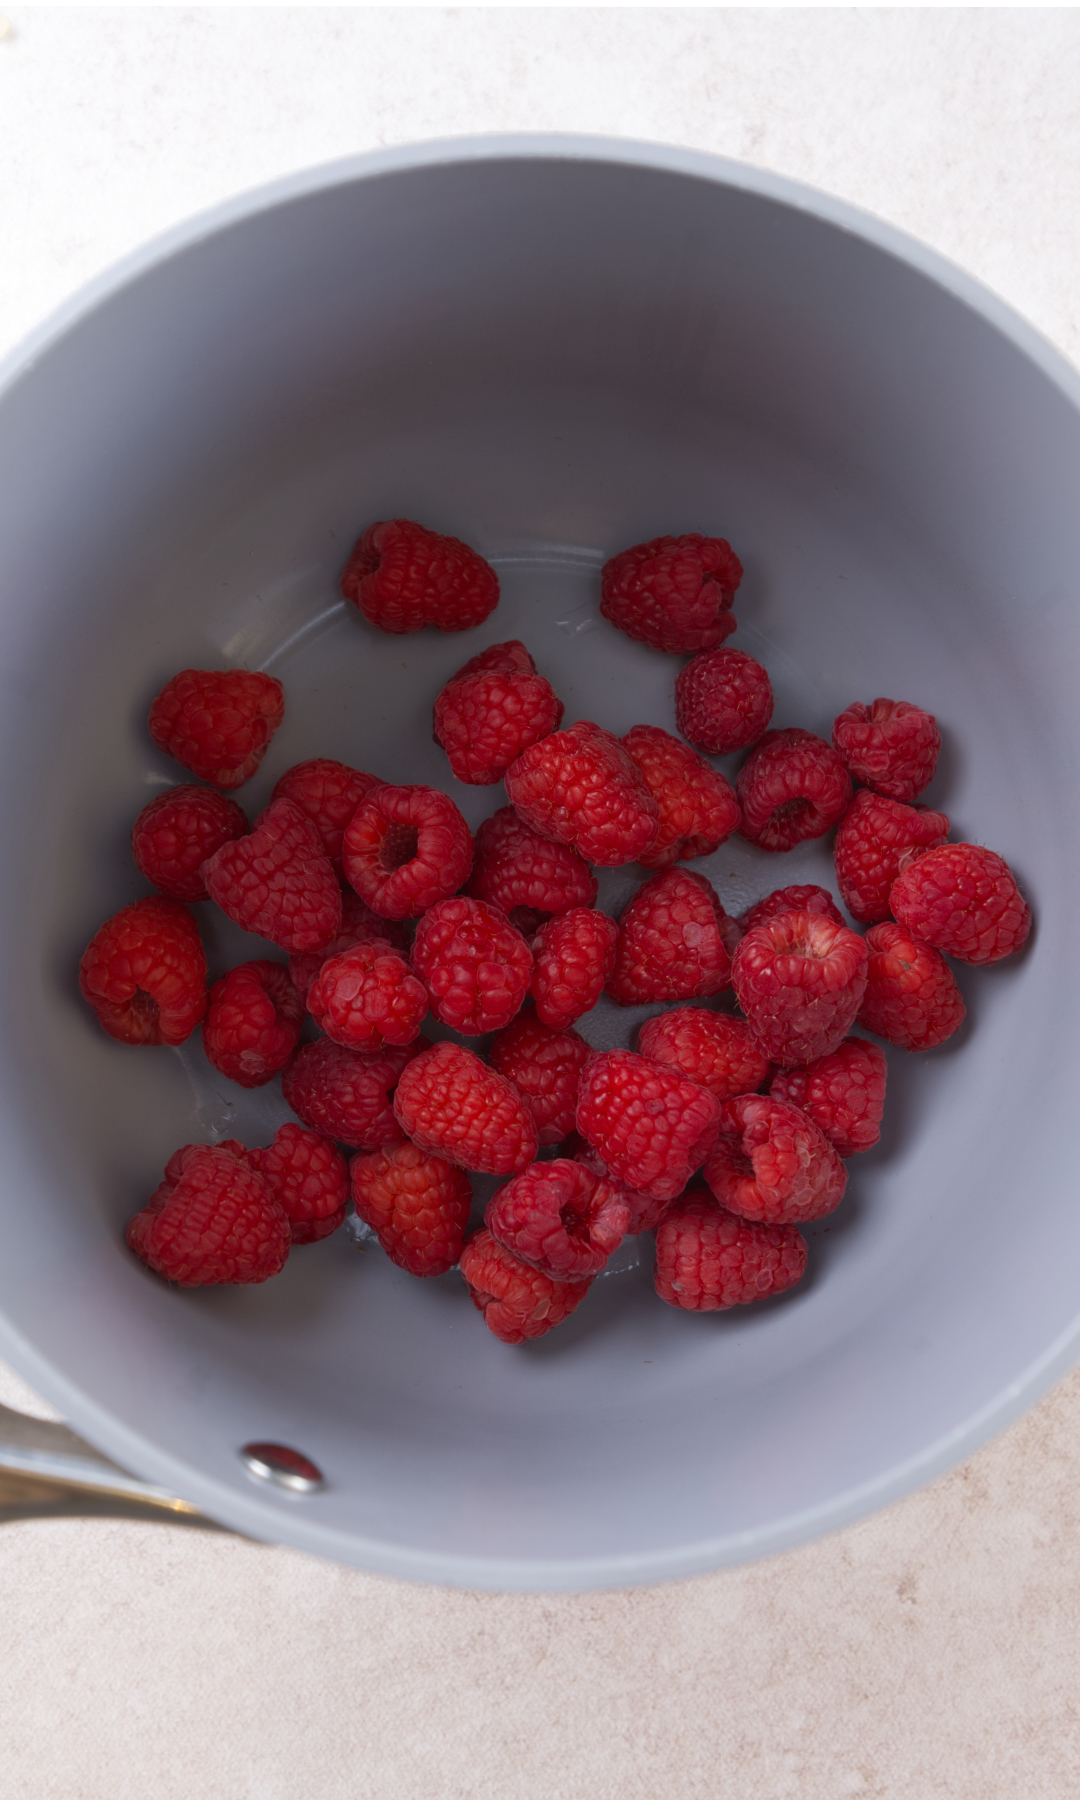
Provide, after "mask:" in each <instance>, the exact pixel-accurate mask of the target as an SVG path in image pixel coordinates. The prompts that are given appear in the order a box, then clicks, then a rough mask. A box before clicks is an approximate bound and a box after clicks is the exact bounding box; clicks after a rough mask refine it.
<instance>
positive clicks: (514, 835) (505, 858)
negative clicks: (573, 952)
mask: <svg viewBox="0 0 1080 1800" xmlns="http://www.w3.org/2000/svg"><path fill="white" fill-rule="evenodd" d="M466 892H467V893H469V894H471V895H472V897H473V899H474V900H486V901H487V903H488V905H489V906H497V907H498V908H499V910H500V911H501V912H504V913H505V914H506V915H507V917H508V918H509V920H510V923H511V924H512V925H516V926H517V928H518V930H519V931H525V930H526V926H527V925H529V924H531V923H533V922H534V921H535V920H536V918H537V916H538V915H544V914H552V913H555V914H559V913H566V912H569V911H570V910H571V908H572V907H580V906H595V904H596V895H597V882H596V876H595V875H594V874H593V872H592V870H591V869H590V867H589V865H588V863H587V862H586V861H585V860H584V858H583V857H580V856H579V855H578V853H577V851H576V850H571V848H570V846H569V844H556V843H554V842H553V841H552V839H551V838H544V837H540V836H539V835H538V833H537V832H535V831H533V830H531V829H530V827H529V826H528V825H526V823H525V821H524V819H521V818H519V817H518V815H517V813H516V812H515V811H514V808H513V807H512V806H500V808H499V810H498V812H497V813H493V814H492V816H491V818H490V819H485V820H484V823H483V824H482V825H481V827H480V829H479V831H478V832H477V834H476V858H475V861H474V862H473V871H472V874H471V875H470V877H469V882H468V887H467V889H466Z"/></svg>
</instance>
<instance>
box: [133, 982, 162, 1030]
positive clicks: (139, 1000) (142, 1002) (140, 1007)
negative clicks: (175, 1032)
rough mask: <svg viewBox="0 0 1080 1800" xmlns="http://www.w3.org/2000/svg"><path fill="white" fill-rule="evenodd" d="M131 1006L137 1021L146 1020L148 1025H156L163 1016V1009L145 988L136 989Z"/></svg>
mask: <svg viewBox="0 0 1080 1800" xmlns="http://www.w3.org/2000/svg"><path fill="white" fill-rule="evenodd" d="M130 1006H131V1010H132V1012H133V1013H134V1014H135V1017H136V1018H137V1019H144V1020H145V1021H146V1023H147V1024H148V1025H156V1024H157V1022H158V1019H159V1018H160V1016H161V1008H160V1007H159V1006H158V1003H157V1001H156V1000H155V999H154V996H153V994H148V993H147V991H146V989H145V988H136V989H135V992H134V993H133V994H132V996H131V1001H130Z"/></svg>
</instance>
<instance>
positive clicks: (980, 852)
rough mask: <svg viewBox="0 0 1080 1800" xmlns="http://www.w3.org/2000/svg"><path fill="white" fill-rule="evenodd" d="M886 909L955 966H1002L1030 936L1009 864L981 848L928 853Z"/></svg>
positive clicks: (903, 878) (1026, 910)
mask: <svg viewBox="0 0 1080 1800" xmlns="http://www.w3.org/2000/svg"><path fill="white" fill-rule="evenodd" d="M889 905H890V908H891V910H892V915H893V917H894V919H895V920H896V921H897V923H898V924H899V925H903V927H904V928H905V930H906V931H909V932H910V933H911V935H912V937H917V938H921V939H922V940H923V942H924V943H926V944H933V946H934V948H935V949H936V950H944V951H945V953H946V955H947V956H955V957H956V958H957V960H958V961H959V962H966V963H977V964H982V963H995V962H1000V961H1001V958H1002V957H1003V956H1012V955H1013V953H1014V952H1015V951H1017V950H1019V949H1020V948H1021V946H1022V945H1023V944H1024V943H1025V942H1026V940H1027V935H1028V932H1029V931H1030V930H1031V908H1030V907H1029V906H1028V904H1027V901H1026V900H1025V899H1024V896H1023V894H1022V893H1021V892H1020V889H1019V888H1018V887H1017V885H1016V877H1015V876H1014V875H1013V872H1012V870H1011V869H1010V867H1009V865H1008V863H1007V862H1006V861H1005V860H1004V858H1003V857H1001V856H998V855H996V854H995V852H994V851H993V850H984V849H983V848H982V846H981V845H980V844H942V845H940V846H939V847H938V848H937V849H936V850H928V851H927V852H926V855H925V856H920V857H919V859H918V861H917V862H913V863H911V864H910V866H909V867H908V868H906V869H905V870H904V872H903V874H902V875H900V876H898V877H897V879H896V880H895V881H894V882H893V885H892V891H891V893H890V895H889Z"/></svg>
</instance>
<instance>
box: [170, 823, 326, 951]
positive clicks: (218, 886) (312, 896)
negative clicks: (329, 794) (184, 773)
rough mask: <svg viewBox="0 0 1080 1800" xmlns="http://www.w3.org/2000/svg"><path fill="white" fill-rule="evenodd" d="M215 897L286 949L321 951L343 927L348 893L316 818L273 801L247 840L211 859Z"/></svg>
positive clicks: (210, 889) (208, 870) (207, 876)
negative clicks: (336, 874)
mask: <svg viewBox="0 0 1080 1800" xmlns="http://www.w3.org/2000/svg"><path fill="white" fill-rule="evenodd" d="M203 879H204V880H205V882H206V891H207V893H208V894H209V896H210V898H211V900H214V901H216V902H217V904H218V906H220V908H221V910H222V912H223V913H225V914H226V916H227V917H228V918H230V919H232V921H233V923H234V924H235V925H239V926H240V927H241V929H242V930H243V931H251V932H254V933H255V934H256V935H257V936H258V937H264V938H268V939H269V941H270V942H271V943H272V944H277V945H278V946H279V948H280V949H282V950H290V951H293V950H296V951H301V950H319V949H321V948H322V947H323V945H324V944H328V943H329V942H330V940H331V939H332V938H334V937H336V936H337V934H338V932H339V931H340V930H341V890H340V888H339V887H338V884H337V881H336V880H335V878H334V871H333V869H332V868H331V867H330V859H329V857H328V856H327V854H326V852H325V851H324V849H323V847H322V840H321V839H320V837H319V834H318V832H317V831H316V829H315V827H314V825H313V824H312V823H311V820H310V819H308V818H307V817H306V816H305V815H304V814H303V813H302V812H301V811H300V808H299V807H298V806H294V805H293V802H292V801H291V800H271V802H270V805H269V806H268V807H267V809H266V811H265V812H264V813H260V814H259V817H258V818H257V819H256V821H255V824H254V827H253V828H252V830H251V832H250V833H249V834H248V836H247V837H242V838H236V839H235V840H234V841H233V842H232V843H229V844H223V845H222V846H221V849H220V850H217V851H215V853H214V855H213V856H211V857H210V858H209V860H208V861H207V862H205V863H204V864H203Z"/></svg>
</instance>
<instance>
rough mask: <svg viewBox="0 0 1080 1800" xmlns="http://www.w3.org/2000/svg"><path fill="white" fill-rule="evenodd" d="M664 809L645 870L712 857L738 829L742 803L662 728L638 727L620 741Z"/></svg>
mask: <svg viewBox="0 0 1080 1800" xmlns="http://www.w3.org/2000/svg"><path fill="white" fill-rule="evenodd" d="M622 742H623V747H624V748H625V749H626V750H628V751H629V752H630V755H631V756H632V757H633V759H634V761H635V763H636V764H637V766H638V769H639V771H640V773H641V778H642V780H643V781H644V783H645V786H646V787H647V788H648V790H649V792H650V794H652V796H653V798H654V800H655V801H656V804H657V806H658V807H659V809H660V828H659V830H658V832H657V836H656V842H655V843H654V844H653V846H652V848H651V849H650V850H643V851H642V853H641V855H640V856H639V857H638V861H639V863H640V864H641V866H642V868H643V869H666V868H667V867H668V866H669V864H671V863H673V862H689V861H690V859H691V857H694V856H711V855H712V853H713V851H714V850H718V849H719V848H720V845H721V844H722V843H724V842H725V840H726V839H727V838H729V837H730V836H731V834H732V832H733V831H734V830H735V828H736V826H737V825H738V823H739V819H740V816H741V815H740V813H739V802H738V801H737V800H736V798H735V793H734V790H733V788H732V786H731V783H730V782H729V781H728V780H727V778H726V777H725V776H723V775H721V774H720V772H719V770H718V769H714V768H713V767H712V765H711V764H710V763H707V762H706V761H705V758H704V757H703V756H699V755H698V753H697V751H696V750H690V749H689V748H688V747H687V746H686V744H680V742H679V740H678V738H674V737H672V736H671V733H670V732H667V731H661V729H660V727H659V725H635V726H634V728H633V730H632V731H628V732H627V734H626V736H625V737H624V738H623V740H622Z"/></svg>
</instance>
